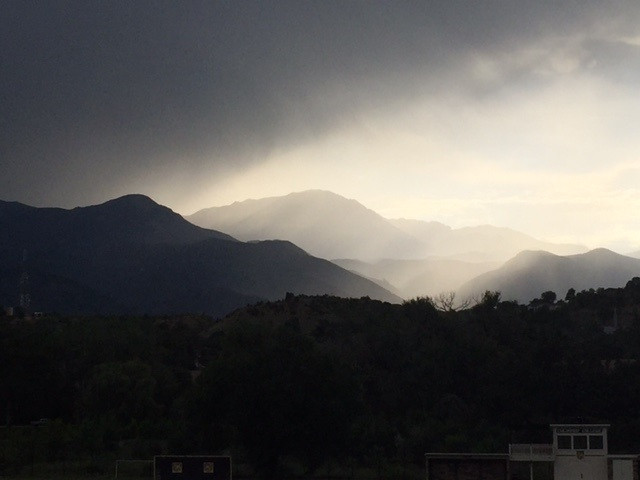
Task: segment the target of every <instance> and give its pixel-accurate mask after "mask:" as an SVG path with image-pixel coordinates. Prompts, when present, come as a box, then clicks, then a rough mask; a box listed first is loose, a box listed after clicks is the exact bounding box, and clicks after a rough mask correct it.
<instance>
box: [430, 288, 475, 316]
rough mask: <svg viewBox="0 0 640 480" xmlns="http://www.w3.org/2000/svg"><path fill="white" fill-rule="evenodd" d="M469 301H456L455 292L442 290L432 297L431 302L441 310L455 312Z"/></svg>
mask: <svg viewBox="0 0 640 480" xmlns="http://www.w3.org/2000/svg"><path fill="white" fill-rule="evenodd" d="M469 303H471V302H470V301H469V300H465V301H462V302H457V301H456V292H454V291H451V292H442V293H439V294H438V295H436V296H435V297H434V298H433V304H434V305H435V307H436V308H437V309H438V310H440V311H441V312H457V311H458V310H464V309H465V308H467V307H468V306H469Z"/></svg>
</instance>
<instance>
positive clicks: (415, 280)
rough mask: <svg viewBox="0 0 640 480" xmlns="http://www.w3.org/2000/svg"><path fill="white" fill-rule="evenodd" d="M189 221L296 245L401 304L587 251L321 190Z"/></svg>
mask: <svg viewBox="0 0 640 480" xmlns="http://www.w3.org/2000/svg"><path fill="white" fill-rule="evenodd" d="M186 218H187V219H188V220H189V221H190V222H192V223H194V224H196V225H200V226H202V227H205V228H214V229H216V230H221V231H224V232H226V233H229V234H231V235H233V236H234V237H236V238H239V239H241V240H245V241H249V240H267V239H286V240H290V241H291V242H293V243H295V244H296V245H298V246H299V247H301V248H303V249H304V250H306V251H307V252H309V253H311V254H312V255H316V256H319V257H322V258H327V259H331V260H332V261H333V262H334V263H336V264H337V265H340V266H341V267H343V268H346V269H348V270H351V271H353V272H355V273H357V274H359V275H362V276H365V277H367V278H370V279H372V280H375V281H376V282H377V283H379V284H380V285H382V286H383V287H384V288H386V289H389V290H391V291H394V292H395V293H397V294H398V295H400V296H402V297H403V298H412V297H415V296H424V295H437V294H439V293H441V292H443V291H450V290H456V289H457V288H458V287H459V286H460V285H462V284H463V283H465V282H467V281H469V280H471V279H472V278H474V277H475V276H477V275H480V274H482V273H485V272H488V271H490V270H493V269H495V268H497V267H499V266H500V265H501V264H502V262H504V261H506V260H508V259H510V258H512V257H513V256H514V255H516V254H517V253H519V252H521V251H523V250H545V251H550V252H554V253H556V254H559V255H566V254H570V253H582V252H585V251H586V250H587V249H586V247H583V246H580V245H569V244H555V243H550V242H544V241H541V240H538V239H536V238H533V237H531V236H529V235H526V234H524V233H521V232H517V231H515V230H512V229H508V228H500V227H495V226H491V225H481V226H475V227H465V228H458V229H454V228H451V227H449V226H447V225H445V224H442V223H439V222H427V221H420V220H407V219H386V218H384V217H382V216H381V215H379V214H377V213H376V212H374V211H373V210H370V209H368V208H366V207H365V206H363V205H362V204H360V203H358V202H357V201H355V200H350V199H347V198H344V197H342V196H340V195H337V194H335V193H332V192H327V191H322V190H309V191H304V192H297V193H291V194H289V195H286V196H282V197H270V198H263V199H259V200H245V201H242V202H235V203H233V204H231V205H227V206H222V207H213V208H207V209H203V210H200V211H198V212H196V213H194V214H193V215H190V216H187V217H186Z"/></svg>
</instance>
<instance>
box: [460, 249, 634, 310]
mask: <svg viewBox="0 0 640 480" xmlns="http://www.w3.org/2000/svg"><path fill="white" fill-rule="evenodd" d="M637 276H640V259H635V258H632V257H628V256H625V255H621V254H619V253H616V252H613V251H611V250H609V249H606V248H596V249H593V250H590V251H588V252H586V253H581V254H575V255H566V256H561V255H555V254H552V253H549V252H546V251H523V252H520V253H519V254H518V255H516V256H515V257H514V258H512V259H510V260H509V261H507V262H505V263H504V264H503V265H502V266H501V267H500V268H498V269H496V270H492V271H490V272H486V273H483V274H481V275H479V276H477V277H475V278H474V279H472V280H470V281H468V282H466V283H465V284H463V285H462V286H461V287H460V288H459V289H458V294H459V295H460V297H461V298H470V297H474V296H478V295H480V294H482V292H484V291H486V290H492V291H500V292H501V294H502V298H503V299H505V300H516V301H518V302H525V303H526V302H529V301H530V300H532V299H534V298H536V297H537V296H538V295H540V294H541V293H542V292H544V291H549V290H551V291H554V292H556V294H558V296H564V294H565V293H566V292H567V291H568V290H569V289H570V288H573V289H575V290H585V289H589V288H599V287H603V288H610V287H622V286H624V285H625V284H626V282H627V281H628V280H629V279H630V278H633V277H637Z"/></svg>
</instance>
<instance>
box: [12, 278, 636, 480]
mask: <svg viewBox="0 0 640 480" xmlns="http://www.w3.org/2000/svg"><path fill="white" fill-rule="evenodd" d="M561 296H563V295H561ZM440 306H441V307H443V306H444V307H446V305H442V304H440ZM605 327H607V328H606V331H607V333H605ZM616 327H617V328H616ZM638 358H640V278H634V279H633V280H631V281H630V282H629V283H628V284H627V286H626V287H625V288H619V289H607V290H598V291H583V292H577V293H576V292H574V291H570V292H568V293H567V295H566V297H565V298H564V299H562V300H558V299H557V295H556V294H554V293H553V292H544V293H543V294H542V295H541V297H540V298H539V299H536V300H535V301H533V302H532V303H531V304H529V305H519V304H517V303H514V302H501V301H500V297H499V294H498V293H495V292H487V293H486V294H485V295H484V296H483V298H481V299H480V300H479V302H478V303H477V304H476V305H474V306H472V307H470V308H468V309H465V310H461V311H454V310H446V308H445V309H440V310H439V309H438V308H436V306H434V302H432V301H431V300H430V299H428V298H421V299H415V300H412V301H408V302H405V303H404V304H402V305H393V304H389V303H383V302H379V301H375V300H371V299H369V298H361V299H342V298H337V297H330V296H322V297H311V296H294V295H288V296H287V298H286V299H284V300H281V301H277V302H269V303H261V304H256V305H254V306H251V307H247V308H244V309H241V310H237V311H236V312H234V313H232V314H230V315H229V316H227V317H226V318H224V319H222V320H219V321H215V320H213V319H211V318H208V317H162V318H151V317H131V318H129V317H117V318H115V317H114V318H111V317H109V318H107V317H105V318H59V317H47V318H42V319H32V320H28V319H15V318H9V317H0V385H2V388H0V419H1V420H0V421H1V422H2V423H3V424H4V423H6V427H4V428H3V429H2V433H3V436H2V437H1V442H2V443H1V445H0V456H1V458H0V468H2V472H0V473H2V474H3V475H5V474H6V475H12V474H14V473H16V472H19V471H20V469H24V468H30V466H31V465H33V464H34V463H35V464H36V465H42V464H50V465H51V464H56V463H57V464H59V463H60V462H66V464H67V465H69V464H70V462H73V461H77V460H78V459H86V460H87V462H88V463H87V465H88V466H87V468H92V469H93V471H101V469H102V471H104V470H105V469H110V468H112V467H113V463H112V462H111V463H109V462H110V461H111V460H109V459H114V458H142V459H149V458H152V456H153V455H155V454H161V453H185V454H186V453H191V454H195V453H228V454H231V455H232V456H233V457H234V465H238V466H240V465H245V466H246V468H249V469H250V471H253V472H255V473H256V474H257V475H259V476H261V477H264V478H275V476H281V475H286V474H287V473H298V474H302V473H304V472H313V471H315V470H316V469H318V468H328V466H332V467H331V468H333V469H335V470H338V469H343V470H341V471H344V469H349V471H350V472H354V471H355V472H357V471H359V470H358V469H360V468H365V467H367V468H371V469H378V472H382V474H383V475H384V474H385V472H386V474H387V475H392V476H393V475H396V474H397V475H396V476H401V475H402V473H404V474H405V475H407V476H411V475H413V473H412V472H419V471H420V468H421V465H422V461H423V454H424V453H425V452H427V451H430V452H434V451H448V452H462V451H474V452H505V451H506V450H507V446H508V444H509V442H546V441H549V440H550V438H549V437H550V435H549V429H548V424H549V423H553V422H563V421H581V420H584V421H589V422H600V421H605V422H610V423H611V425H612V428H611V434H610V450H612V451H614V452H620V453H622V452H638V451H640V437H638V436H637V432H638V431H639V429H640V363H638V362H637V359H638ZM40 419H46V420H42V421H40ZM29 432H31V433H29ZM412 466H413V467H412ZM31 468H33V467H31ZM394 469H395V470H394ZM391 472H395V474H394V473H391ZM398 472H400V473H398ZM356 476H357V474H356Z"/></svg>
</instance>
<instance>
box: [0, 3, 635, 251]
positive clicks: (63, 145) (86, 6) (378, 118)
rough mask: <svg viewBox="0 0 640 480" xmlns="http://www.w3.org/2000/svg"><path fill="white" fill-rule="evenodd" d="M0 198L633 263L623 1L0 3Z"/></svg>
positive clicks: (627, 8) (629, 87) (629, 25)
mask: <svg viewBox="0 0 640 480" xmlns="http://www.w3.org/2000/svg"><path fill="white" fill-rule="evenodd" d="M0 9H1V10H0V11H1V12H2V14H0V199H4V200H17V201H20V202H23V203H28V204H31V205H36V206H62V207H73V206H77V205H89V204H95V203H100V202H103V201H105V200H108V199H110V198H114V197H116V196H119V195H123V194H127V193H134V192H137V193H144V194H147V195H149V196H151V197H152V198H154V199H155V200H156V201H158V202H159V203H162V204H165V205H167V206H169V207H171V208H172V209H174V210H176V211H178V212H180V213H184V214H188V213H192V212H194V211H196V210H198V209H200V208H205V207H210V206H215V205H224V204H228V203H231V202H233V201H236V200H244V199H246V198H260V197H264V196H272V195H283V194H287V193H290V192H292V191H301V190H306V189H311V188H318V189H325V190H331V191H334V192H335V193H338V194H341V195H344V196H346V197H349V198H355V199H357V200H359V201H360V202H361V203H363V204H364V205H366V206H367V207H369V208H372V209H373V210H376V211H377V212H379V213H381V214H382V215H384V216H387V217H406V218H418V219H425V220H439V221H442V222H444V223H446V224H449V225H452V226H454V227H456V226H464V225H478V224H485V223H489V224H494V225H499V226H510V227H512V228H515V229H518V230H521V231H524V232H526V233H529V234H532V235H535V236H537V237H539V238H542V239H545V240H551V241H567V242H574V243H575V242H577V243H583V244H586V245H587V246H590V247H596V246H608V247H610V248H614V249H616V250H618V251H621V252H623V253H624V252H626V251H630V250H634V249H640V2H638V1H637V0H629V1H616V0H613V1H604V0H603V1H590V0H566V1H556V0H554V1H550V0H549V1H545V0H531V1H522V0H503V1H498V0H495V1H480V0H477V1H474V0H437V1H420V2H403V1H393V2H391V1H384V2H381V1H380V2H379V1H366V2H364V1H362V2H347V1H340V2H332V1H326V0H322V1H320V0H318V1H313V2H305V1H299V0H298V1H291V2H283V1H262V2H246V1H235V0H234V1H229V2H225V1H211V0H207V1H201V2H200V1H171V2H169V1H143V0H136V1H133V2H132V1H129V0H127V1H122V2H119V1H100V2H96V1H89V0H80V1H64V2H63V1H51V0H49V1H26V0H17V1H10V0H0Z"/></svg>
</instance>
